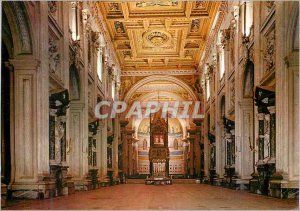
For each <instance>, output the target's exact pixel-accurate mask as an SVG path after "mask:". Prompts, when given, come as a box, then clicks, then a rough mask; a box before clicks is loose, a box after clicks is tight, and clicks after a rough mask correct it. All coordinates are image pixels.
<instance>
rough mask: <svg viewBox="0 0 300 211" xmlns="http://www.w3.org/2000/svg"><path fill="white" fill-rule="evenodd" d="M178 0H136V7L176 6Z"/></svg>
mask: <svg viewBox="0 0 300 211" xmlns="http://www.w3.org/2000/svg"><path fill="white" fill-rule="evenodd" d="M177 5H178V1H174V0H171V1H170V0H169V1H166V0H158V1H138V2H137V3H136V7H153V6H177Z"/></svg>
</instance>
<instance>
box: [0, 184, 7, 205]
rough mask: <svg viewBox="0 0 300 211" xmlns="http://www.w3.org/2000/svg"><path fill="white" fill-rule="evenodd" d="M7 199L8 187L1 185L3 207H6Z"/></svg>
mask: <svg viewBox="0 0 300 211" xmlns="http://www.w3.org/2000/svg"><path fill="white" fill-rule="evenodd" d="M6 199H7V185H6V184H4V183H1V207H5V206H6Z"/></svg>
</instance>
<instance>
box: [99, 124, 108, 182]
mask: <svg viewBox="0 0 300 211" xmlns="http://www.w3.org/2000/svg"><path fill="white" fill-rule="evenodd" d="M100 156H101V167H100V175H101V180H105V178H106V177H107V119H104V120H103V127H102V133H101V154H100Z"/></svg>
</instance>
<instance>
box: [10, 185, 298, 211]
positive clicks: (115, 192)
mask: <svg viewBox="0 0 300 211" xmlns="http://www.w3.org/2000/svg"><path fill="white" fill-rule="evenodd" d="M5 209H26V210H28V209H53V210H56V209H105V210H112V209H122V210H147V209H151V210H153V209H155V210H166V209H168V210H170V209H171V210H175V209H185V210H186V209H196V210H203V209H205V210H206V209H213V210H218V209H220V210H225V209H238V210H241V209H251V210H254V209H259V210H262V209H270V210H274V209H279V210H286V209H289V210H290V209H298V200H295V199H276V198H271V197H266V196H260V195H257V194H251V193H248V192H246V191H236V190H231V189H227V188H221V187H216V186H210V185H205V184H173V185H170V186H146V185H144V184H124V185H117V186H113V187H105V188H100V189H98V190H93V191H87V192H76V193H75V194H73V195H70V196H62V197H56V198H52V199H44V200H14V201H9V202H8V206H7V207H6V208H5Z"/></svg>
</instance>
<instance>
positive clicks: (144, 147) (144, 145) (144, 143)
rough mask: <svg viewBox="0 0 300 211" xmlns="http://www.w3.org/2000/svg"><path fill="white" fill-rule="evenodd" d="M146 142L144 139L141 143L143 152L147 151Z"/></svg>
mask: <svg viewBox="0 0 300 211" xmlns="http://www.w3.org/2000/svg"><path fill="white" fill-rule="evenodd" d="M147 147H148V146H147V140H146V139H144V141H143V150H147Z"/></svg>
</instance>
